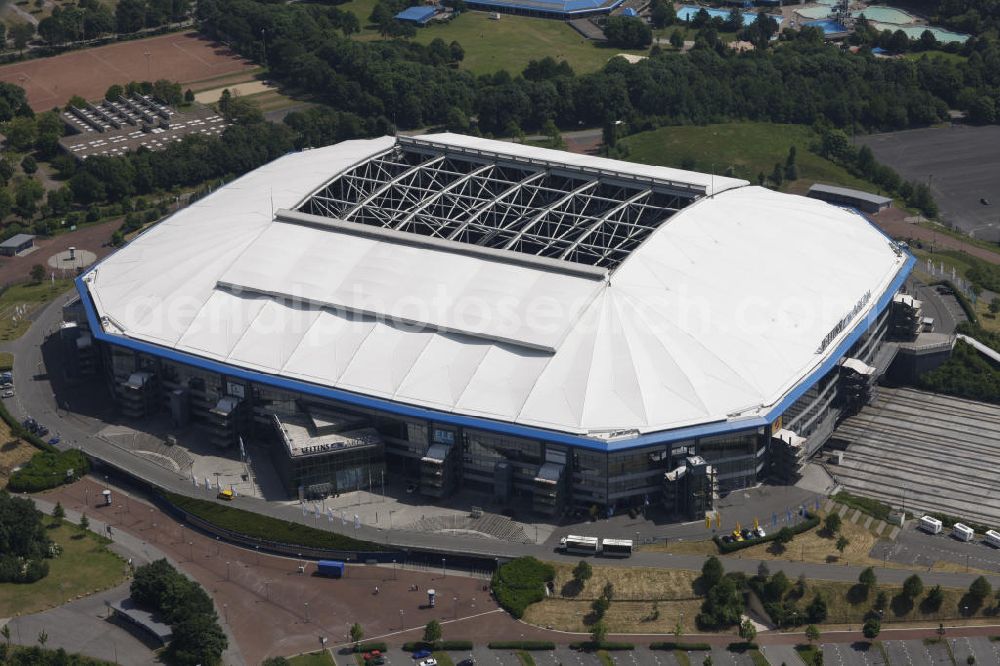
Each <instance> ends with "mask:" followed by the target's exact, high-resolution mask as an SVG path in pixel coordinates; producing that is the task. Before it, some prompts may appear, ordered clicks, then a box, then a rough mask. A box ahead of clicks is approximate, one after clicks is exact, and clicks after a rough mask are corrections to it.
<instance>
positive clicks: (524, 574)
mask: <svg viewBox="0 0 1000 666" xmlns="http://www.w3.org/2000/svg"><path fill="white" fill-rule="evenodd" d="M555 576H556V572H555V569H554V568H553V567H552V565H551V564H545V563H544V562H541V561H539V560H537V559H535V558H534V557H519V558H517V559H516V560H511V561H510V562H507V563H505V564H503V565H501V566H500V568H499V569H497V571H496V573H494V574H493V581H492V587H493V595H494V596H495V597H496V600H497V603H499V604H500V606H501V607H502V608H503V609H504V610H506V611H507V612H508V613H510V614H511V615H513V616H514V617H515V618H521V616H523V615H524V611H525V609H526V608H527V607H528V606H530V605H531V604H533V603H535V602H538V601H541V600H542V599H544V598H545V585H546V584H547V583H549V582H551V581H552V580H553V579H554V578H555Z"/></svg>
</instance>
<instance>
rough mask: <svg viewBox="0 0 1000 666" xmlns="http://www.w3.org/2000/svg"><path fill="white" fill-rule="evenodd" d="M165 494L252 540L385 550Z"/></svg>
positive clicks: (179, 505) (181, 506) (180, 505)
mask: <svg viewBox="0 0 1000 666" xmlns="http://www.w3.org/2000/svg"><path fill="white" fill-rule="evenodd" d="M162 497H163V498H164V499H165V500H166V501H168V502H170V503H171V504H173V505H174V506H175V507H177V508H178V509H181V510H182V511H186V512H188V513H190V514H191V515H193V516H197V517H198V518H201V519H202V520H204V521H206V522H208V523H211V524H212V525H215V526H216V527H220V528H222V529H224V530H228V531H230V532H235V533H236V534H240V535H243V536H246V537H249V538H251V539H260V540H261V541H272V542H276V543H282V544H288V545H292V546H305V547H307V548H323V549H328V550H345V551H366V552H374V551H384V550H385V547H384V546H381V545H379V544H377V543H372V542H370V541H360V540H358V539H353V538H351V537H349V536H345V535H343V534H336V533H334V532H327V531H325V530H318V529H316V528H315V527H309V526H308V525H302V524H301V523H291V522H288V521H285V520H281V519H279V518H271V517H269V516H263V515H261V514H259V513H251V512H250V511H244V510H243V509H237V508H234V507H230V506H225V505H222V504H219V503H217V502H209V501H207V500H202V499H195V498H193V497H184V496H182V495H175V494H173V493H168V492H164V493H162Z"/></svg>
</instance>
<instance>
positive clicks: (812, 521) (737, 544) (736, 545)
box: [715, 511, 819, 554]
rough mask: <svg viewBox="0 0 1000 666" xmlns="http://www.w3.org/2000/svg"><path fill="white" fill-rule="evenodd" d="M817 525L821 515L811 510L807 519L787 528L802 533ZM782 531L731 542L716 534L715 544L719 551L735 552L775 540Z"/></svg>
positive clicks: (795, 532) (794, 532) (807, 514)
mask: <svg viewBox="0 0 1000 666" xmlns="http://www.w3.org/2000/svg"><path fill="white" fill-rule="evenodd" d="M817 525H819V516H817V515H816V514H815V513H812V512H811V511H810V512H807V513H806V519H805V520H803V521H802V522H801V523H798V524H797V525H793V526H791V527H789V528H787V529H790V530H791V531H792V534H802V533H803V532H807V531H809V530H811V529H813V528H814V527H816V526H817ZM782 529H785V528H782ZM780 533H781V530H779V531H777V532H772V533H770V534H768V535H767V536H766V537H764V538H763V539H749V540H747V541H733V542H731V543H725V542H724V541H723V540H722V537H720V536H718V535H716V536H715V545H716V546H718V548H719V552H720V553H722V554H728V553H735V552H736V551H737V550H742V549H744V548H749V547H750V546H756V545H758V544H761V543H767V542H769V541H775V540H777V538H778V534H780Z"/></svg>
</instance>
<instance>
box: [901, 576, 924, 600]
mask: <svg viewBox="0 0 1000 666" xmlns="http://www.w3.org/2000/svg"><path fill="white" fill-rule="evenodd" d="M923 591H924V581H922V580H920V576H918V575H917V574H913V575H912V576H910V577H909V578H907V579H906V580H904V581H903V594H905V595H906V596H907V597H909V598H910V599H916V598H917V597H919V596H920V595H921V594H923Z"/></svg>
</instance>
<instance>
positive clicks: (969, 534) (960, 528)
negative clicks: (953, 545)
mask: <svg viewBox="0 0 1000 666" xmlns="http://www.w3.org/2000/svg"><path fill="white" fill-rule="evenodd" d="M951 535H952V536H953V537H955V538H956V539H958V540H959V541H972V539H973V538H975V536H976V532H975V530H973V529H972V528H971V527H969V526H968V525H963V524H962V523H955V524H954V525H952V526H951Z"/></svg>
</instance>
